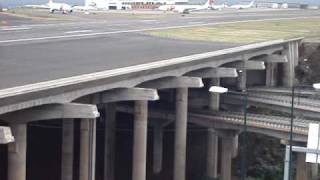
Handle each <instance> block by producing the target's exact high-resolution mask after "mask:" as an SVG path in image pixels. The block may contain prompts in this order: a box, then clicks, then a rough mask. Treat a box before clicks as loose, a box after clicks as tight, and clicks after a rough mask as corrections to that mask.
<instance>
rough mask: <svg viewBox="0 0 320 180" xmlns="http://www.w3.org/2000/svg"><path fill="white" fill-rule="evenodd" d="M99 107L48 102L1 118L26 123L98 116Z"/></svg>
mask: <svg viewBox="0 0 320 180" xmlns="http://www.w3.org/2000/svg"><path fill="white" fill-rule="evenodd" d="M99 115H100V114H99V112H98V109H97V107H96V106H95V105H90V104H76V103H67V104H48V105H43V106H39V107H34V108H31V109H24V110H20V111H17V112H12V113H7V114H4V115H1V116H0V119H3V120H4V121H7V122H10V123H16V122H17V123H22V122H24V123H26V122H31V121H39V120H50V119H76V118H97V117H99Z"/></svg>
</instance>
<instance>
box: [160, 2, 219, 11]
mask: <svg viewBox="0 0 320 180" xmlns="http://www.w3.org/2000/svg"><path fill="white" fill-rule="evenodd" d="M212 5H213V0H208V1H207V2H206V3H205V4H204V5H162V6H160V7H159V8H158V10H161V11H174V12H179V13H189V12H191V11H200V10H205V9H211V8H212Z"/></svg>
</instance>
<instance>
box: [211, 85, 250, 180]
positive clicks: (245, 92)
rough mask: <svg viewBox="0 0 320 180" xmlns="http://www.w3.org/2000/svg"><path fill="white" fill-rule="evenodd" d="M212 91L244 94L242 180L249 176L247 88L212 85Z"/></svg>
mask: <svg viewBox="0 0 320 180" xmlns="http://www.w3.org/2000/svg"><path fill="white" fill-rule="evenodd" d="M209 91H210V92H212V93H219V94H222V93H227V92H229V93H231V94H237V95H242V96H244V99H243V103H242V107H243V136H242V142H243V145H242V148H241V167H240V168H241V180H245V179H246V176H247V165H246V156H247V152H246V150H247V105H248V93H247V91H246V90H244V91H242V92H238V91H229V90H228V88H224V87H220V86H211V87H210V89H209Z"/></svg>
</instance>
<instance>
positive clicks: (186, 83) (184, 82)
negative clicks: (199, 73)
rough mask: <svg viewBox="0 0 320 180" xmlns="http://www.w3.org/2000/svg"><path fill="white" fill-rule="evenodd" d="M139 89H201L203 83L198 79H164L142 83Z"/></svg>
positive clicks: (182, 77)
mask: <svg viewBox="0 0 320 180" xmlns="http://www.w3.org/2000/svg"><path fill="white" fill-rule="evenodd" d="M139 87H143V88H153V89H171V88H201V87H203V82H202V80H201V78H198V77H186V76H181V77H165V78H161V79H156V80H152V81H148V82H145V83H142V84H140V85H139Z"/></svg>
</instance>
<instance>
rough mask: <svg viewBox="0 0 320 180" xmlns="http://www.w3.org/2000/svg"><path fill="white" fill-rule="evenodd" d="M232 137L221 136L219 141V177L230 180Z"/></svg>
mask: <svg viewBox="0 0 320 180" xmlns="http://www.w3.org/2000/svg"><path fill="white" fill-rule="evenodd" d="M232 146H233V137H232V136H231V135H230V136H229V135H228V136H225V137H223V138H222V141H221V153H222V154H221V178H222V180H231V168H232V167H231V165H232Z"/></svg>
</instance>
